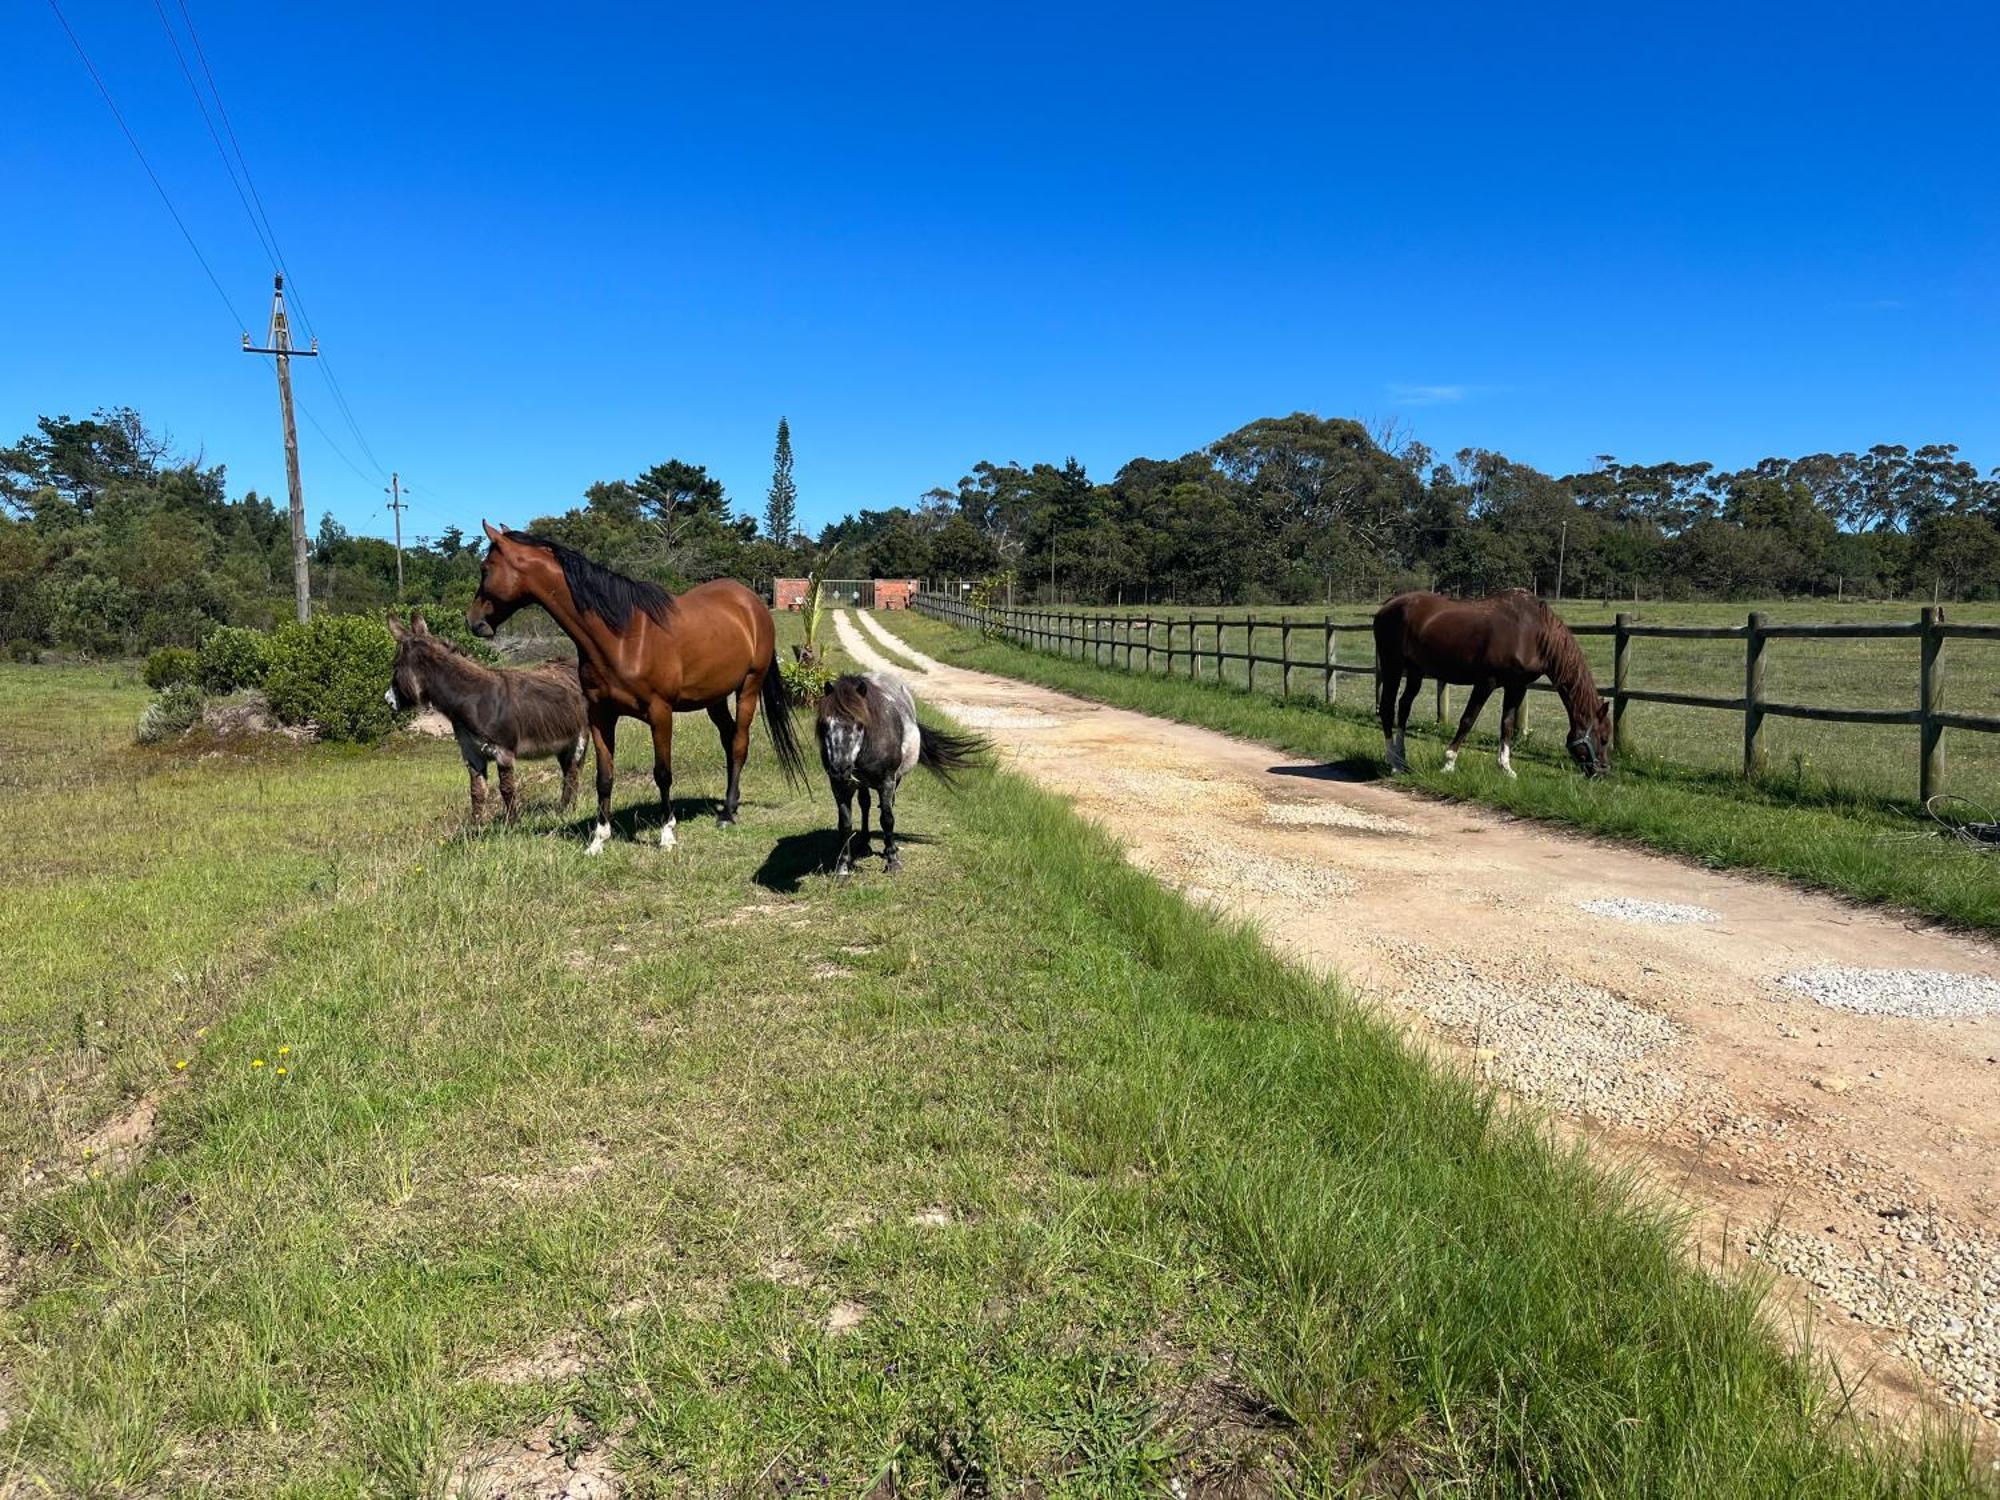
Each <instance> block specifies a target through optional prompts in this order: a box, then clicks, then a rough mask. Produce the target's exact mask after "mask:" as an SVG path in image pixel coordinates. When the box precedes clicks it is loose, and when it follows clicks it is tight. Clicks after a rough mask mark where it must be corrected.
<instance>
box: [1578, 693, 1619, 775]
mask: <svg viewBox="0 0 2000 1500" xmlns="http://www.w3.org/2000/svg"><path fill="white" fill-rule="evenodd" d="M1569 753H1570V758H1571V759H1572V760H1574V761H1575V762H1576V764H1577V769H1578V770H1580V771H1582V772H1583V774H1584V775H1586V776H1602V775H1603V774H1604V773H1605V772H1606V771H1608V770H1610V769H1611V706H1610V705H1609V704H1608V703H1606V702H1605V701H1604V700H1603V699H1601V698H1600V699H1598V700H1597V705H1596V707H1595V708H1593V709H1592V710H1591V712H1590V713H1589V715H1588V716H1587V719H1586V718H1579V719H1576V720H1573V721H1571V723H1570V727H1569Z"/></svg>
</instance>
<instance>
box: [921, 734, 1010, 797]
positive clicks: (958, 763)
mask: <svg viewBox="0 0 2000 1500" xmlns="http://www.w3.org/2000/svg"><path fill="white" fill-rule="evenodd" d="M990 749H992V746H990V745H989V744H987V743H986V741H985V740H983V739H981V738H980V737H979V736H978V735H976V734H953V733H951V732H950V731H949V730H946V729H931V728H928V727H927V726H925V725H922V724H919V725H918V726H917V764H918V765H920V766H922V767H923V768H924V769H925V770H927V771H929V772H930V773H931V774H932V775H934V776H936V777H937V779H938V780H939V781H942V782H943V783H944V784H945V785H946V786H951V785H953V782H952V773H953V772H954V771H969V770H971V769H972V768H973V767H975V766H977V765H979V764H981V763H982V761H983V760H984V758H985V755H986V752H987V751H988V750H990Z"/></svg>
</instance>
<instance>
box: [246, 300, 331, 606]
mask: <svg viewBox="0 0 2000 1500" xmlns="http://www.w3.org/2000/svg"><path fill="white" fill-rule="evenodd" d="M243 352H244V353H245V354H274V355H276V356H277V359H278V407H279V409H280V410H281V411H282V412H283V413H284V418H285V488H286V489H287V490H289V491H290V492H291V502H292V593H293V595H294V597H295V599H296V601H297V604H298V612H299V623H300V624H304V623H305V622H306V620H307V619H308V618H310V617H311V615H312V584H311V581H310V579H309V578H308V577H307V575H306V498H305V492H304V491H303V490H301V489H300V488H299V430H298V428H297V427H296V426H294V425H293V423H292V356H293V355H294V354H296V355H298V356H299V357H300V358H302V359H311V358H314V357H315V356H317V355H318V353H319V340H318V339H314V340H313V346H312V348H310V349H294V348H293V347H292V328H291V324H290V323H289V322H288V321H286V318H285V278H284V277H283V276H282V275H278V276H274V277H272V278H271V347H270V348H268V349H253V348H251V347H250V335H249V334H247V333H246V334H244V335H243Z"/></svg>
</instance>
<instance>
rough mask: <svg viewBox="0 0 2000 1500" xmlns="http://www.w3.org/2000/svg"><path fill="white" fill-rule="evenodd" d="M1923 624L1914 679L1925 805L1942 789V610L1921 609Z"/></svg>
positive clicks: (1919, 793)
mask: <svg viewBox="0 0 2000 1500" xmlns="http://www.w3.org/2000/svg"><path fill="white" fill-rule="evenodd" d="M1923 622H1924V635H1923V642H1924V647H1923V658H1922V660H1923V665H1922V668H1921V669H1920V672H1919V675H1918V678H1917V709H1918V711H1919V712H1920V713H1922V715H1923V721H1922V724H1921V726H1920V727H1921V729H1922V731H1923V760H1922V762H1921V763H1920V766H1919V769H1918V772H1917V797H1918V800H1920V801H1923V802H1928V801H1930V800H1931V798H1933V797H1935V796H1936V795H1937V794H1938V793H1939V792H1941V791H1943V790H1944V725H1942V724H1940V723H1939V722H1938V719H1937V716H1938V715H1939V714H1941V713H1943V712H1944V637H1943V636H1942V635H1940V634H1939V633H1938V626H1940V625H1942V624H1943V623H1944V611H1943V610H1941V609H1938V608H1936V607H1935V606H1932V607H1930V608H1927V609H1925V610H1924V612H1923Z"/></svg>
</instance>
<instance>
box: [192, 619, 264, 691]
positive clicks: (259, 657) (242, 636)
mask: <svg viewBox="0 0 2000 1500" xmlns="http://www.w3.org/2000/svg"><path fill="white" fill-rule="evenodd" d="M195 655H196V659H197V660H198V662H199V663H200V666H199V670H198V672H197V676H198V677H199V678H200V681H201V685H202V690H203V691H204V692H210V693H236V692H241V691H242V690H243V689H244V688H253V687H262V686H263V685H264V673H265V672H266V671H268V670H269V668H270V665H271V642H270V638H269V637H268V636H265V635H262V634H260V633H259V632H257V631H255V630H245V629H244V628H243V627H242V626H240V625H225V626H223V627H222V628H221V629H220V630H214V631H211V632H209V635H208V637H207V639H205V640H204V641H203V642H202V643H201V650H200V651H198V652H196V653H195Z"/></svg>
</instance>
